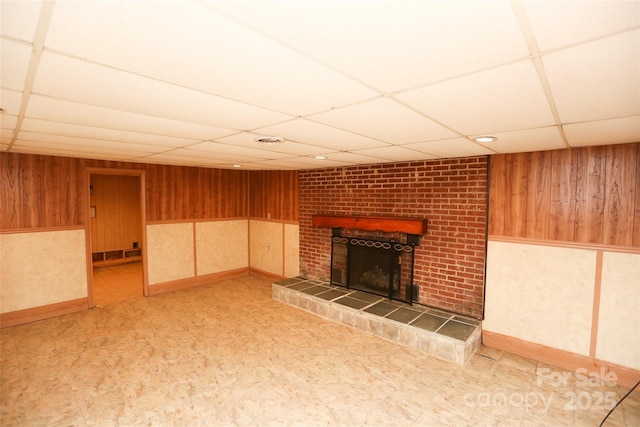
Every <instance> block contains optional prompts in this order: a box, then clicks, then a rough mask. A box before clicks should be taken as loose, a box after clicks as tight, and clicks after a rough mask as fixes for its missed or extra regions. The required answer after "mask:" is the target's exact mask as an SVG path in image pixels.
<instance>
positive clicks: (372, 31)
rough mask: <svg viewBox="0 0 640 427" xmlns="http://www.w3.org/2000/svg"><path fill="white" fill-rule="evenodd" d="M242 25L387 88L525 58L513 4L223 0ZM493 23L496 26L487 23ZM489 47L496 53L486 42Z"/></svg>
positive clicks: (523, 45)
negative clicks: (240, 0) (230, 0)
mask: <svg viewBox="0 0 640 427" xmlns="http://www.w3.org/2000/svg"><path fill="white" fill-rule="evenodd" d="M216 5H217V6H218V7H220V8H223V9H224V10H225V11H227V12H229V13H231V14H233V16H234V17H235V19H237V20H238V21H239V22H242V23H245V24H246V25H247V26H251V27H252V28H258V29H259V30H260V31H262V32H264V33H267V34H268V35H270V36H273V37H275V38H276V39H277V40H281V41H283V42H284V43H286V44H288V45H291V46H293V47H295V48H296V49H298V50H300V51H302V52H305V53H307V54H308V55H310V56H313V57H316V58H318V60H319V61H322V62H324V63H328V64H331V65H332V66H333V67H334V68H336V69H339V70H342V71H344V72H345V73H347V74H348V75H351V76H354V77H355V78H356V79H358V80H361V81H363V82H366V83H368V84H370V85H372V86H373V87H376V88H378V89H380V90H382V91H384V92H393V91H397V90H402V89H407V88H411V87H416V86H419V85H423V84H426V83H431V82H434V81H438V80H441V79H443V78H447V77H450V76H452V75H460V74H464V73H468V72H469V71H472V70H478V69H482V68H485V67H488V66H491V65H495V64H497V63H504V62H505V61H509V60H513V59H515V58H519V57H522V56H525V55H526V54H527V53H528V52H527V49H526V45H525V43H524V40H523V39H522V37H521V33H520V30H519V27H518V25H517V21H516V19H515V15H514V13H513V11H512V9H511V6H510V4H509V3H508V2H473V1H458V2H435V1H424V2H401V3H398V2H369V3H366V5H365V4H363V3H361V2H282V3H276V4H273V3H255V2H223V3H216ZM485 22H491V30H490V31H486V30H485V29H484V27H483V25H484V24H485ZM487 46H491V47H492V48H491V49H490V50H487V49H486V47H487Z"/></svg>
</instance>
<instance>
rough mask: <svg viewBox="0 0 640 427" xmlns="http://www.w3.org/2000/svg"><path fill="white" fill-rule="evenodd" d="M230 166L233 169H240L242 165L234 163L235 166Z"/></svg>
mask: <svg viewBox="0 0 640 427" xmlns="http://www.w3.org/2000/svg"><path fill="white" fill-rule="evenodd" d="M231 166H233V167H234V168H241V167H242V165H239V164H237V163H236V164H234V165H231Z"/></svg>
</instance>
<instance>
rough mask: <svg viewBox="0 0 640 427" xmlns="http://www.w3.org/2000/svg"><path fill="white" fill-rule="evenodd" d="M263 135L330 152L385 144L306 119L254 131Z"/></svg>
mask: <svg viewBox="0 0 640 427" xmlns="http://www.w3.org/2000/svg"><path fill="white" fill-rule="evenodd" d="M255 132H259V133H262V134H263V135H278V136H282V137H283V138H286V139H288V140H291V141H298V142H301V143H304V144H309V145H314V146H318V147H323V148H327V149H331V150H358V149H363V148H374V147H384V146H386V145H387V143H385V142H382V141H379V140H377V139H374V138H370V137H367V136H363V135H358V134H357V133H353V132H347V131H344V130H341V129H336V128H334V127H331V126H327V125H324V124H322V123H316V122H314V121H312V120H307V119H296V120H290V121H288V122H284V123H280V124H277V125H273V126H267V127H264V128H259V129H256V130H255Z"/></svg>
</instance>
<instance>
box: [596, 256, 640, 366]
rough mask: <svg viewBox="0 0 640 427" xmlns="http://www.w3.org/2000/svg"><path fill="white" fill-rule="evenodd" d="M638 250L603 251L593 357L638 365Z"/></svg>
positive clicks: (639, 270)
mask: <svg viewBox="0 0 640 427" xmlns="http://www.w3.org/2000/svg"><path fill="white" fill-rule="evenodd" d="M638 331H640V254H628V253H618V252H604V253H603V256H602V281H601V288H600V315H599V316H598V344H597V347H596V357H597V358H598V359H602V360H606V361H608V362H613V363H617V364H619V365H623V366H628V367H630V368H634V369H640V334H638Z"/></svg>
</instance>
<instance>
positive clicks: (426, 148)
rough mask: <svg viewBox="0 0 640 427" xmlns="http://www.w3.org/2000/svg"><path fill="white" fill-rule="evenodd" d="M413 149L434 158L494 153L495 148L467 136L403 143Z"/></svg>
mask: <svg viewBox="0 0 640 427" xmlns="http://www.w3.org/2000/svg"><path fill="white" fill-rule="evenodd" d="M403 147H406V148H410V149H412V150H416V151H421V152H423V153H425V154H427V155H429V156H431V157H433V158H437V157H467V156H481V155H488V154H494V153H495V150H494V149H492V148H489V147H484V146H482V145H480V144H478V143H475V142H472V141H469V140H468V139H466V138H453V139H443V140H439V141H428V142H418V143H415V144H407V145H403Z"/></svg>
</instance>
